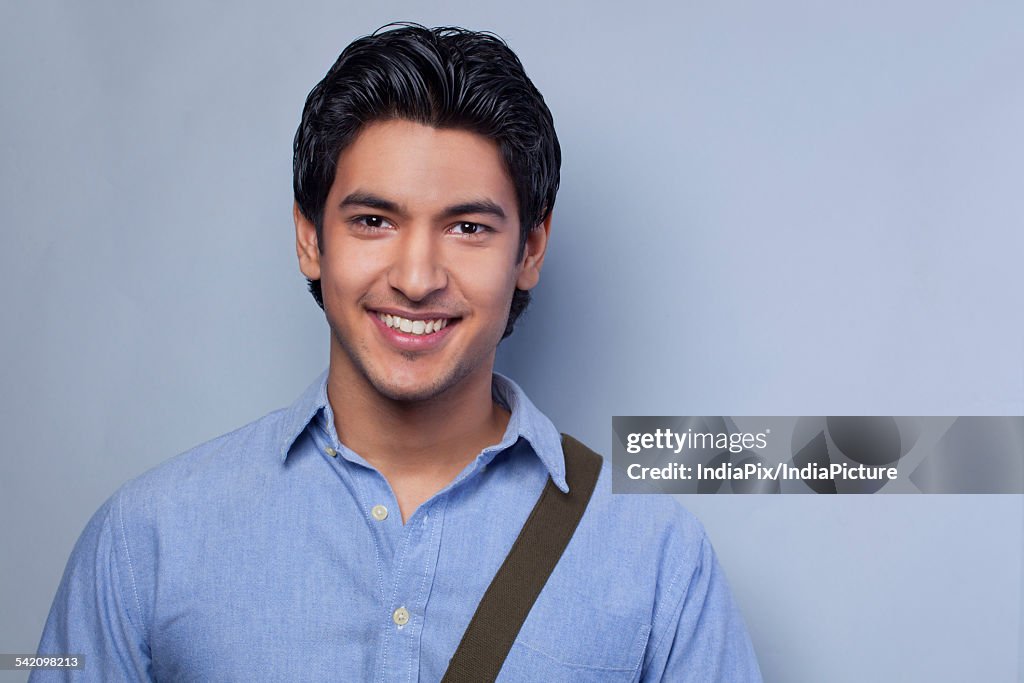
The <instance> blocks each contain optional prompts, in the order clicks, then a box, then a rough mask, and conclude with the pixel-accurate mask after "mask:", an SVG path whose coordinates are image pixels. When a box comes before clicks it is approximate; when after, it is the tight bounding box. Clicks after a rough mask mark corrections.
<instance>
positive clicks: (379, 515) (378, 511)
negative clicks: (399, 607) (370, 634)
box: [370, 505, 398, 614]
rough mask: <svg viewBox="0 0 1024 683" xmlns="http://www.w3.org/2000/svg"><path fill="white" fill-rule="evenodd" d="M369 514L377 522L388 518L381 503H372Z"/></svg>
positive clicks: (385, 509)
mask: <svg viewBox="0 0 1024 683" xmlns="http://www.w3.org/2000/svg"><path fill="white" fill-rule="evenodd" d="M370 514H371V515H373V518H374V519H375V520H377V521H378V522H383V521H384V520H385V519H387V518H388V509H387V508H386V507H384V506H383V505H374V506H373V509H372V510H370ZM395 614H398V612H395Z"/></svg>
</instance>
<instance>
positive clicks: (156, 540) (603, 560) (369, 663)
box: [30, 373, 761, 683]
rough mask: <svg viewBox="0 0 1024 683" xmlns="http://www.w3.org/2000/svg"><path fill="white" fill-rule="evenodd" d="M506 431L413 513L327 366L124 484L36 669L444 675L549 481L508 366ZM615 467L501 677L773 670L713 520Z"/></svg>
mask: <svg viewBox="0 0 1024 683" xmlns="http://www.w3.org/2000/svg"><path fill="white" fill-rule="evenodd" d="M493 394H494V398H495V400H496V401H498V402H499V403H501V404H503V405H504V406H505V407H506V408H508V409H509V411H510V412H511V419H510V420H509V423H508V428H507V430H506V431H505V435H504V438H503V439H502V440H501V443H499V444H497V445H495V446H492V447H490V448H487V449H485V450H484V451H483V452H481V453H480V454H479V455H478V456H477V457H476V459H475V460H473V462H471V463H470V464H469V465H467V466H466V468H465V469H464V470H463V471H462V472H461V473H460V474H459V475H458V476H457V477H456V478H455V479H454V481H452V482H451V483H450V484H449V485H448V486H446V487H444V488H443V489H442V490H441V491H439V492H438V493H437V494H436V495H434V496H433V497H432V498H430V500H428V501H427V502H425V503H424V504H423V505H421V506H420V507H419V509H418V510H416V512H415V513H414V514H413V515H412V516H411V517H410V518H409V519H408V521H407V522H406V523H405V524H402V518H401V514H400V512H399V509H398V503H397V501H396V499H395V496H394V494H393V493H392V491H391V487H390V486H389V485H388V482H387V481H386V480H385V479H384V477H383V476H381V474H380V473H379V472H378V471H377V470H375V469H374V468H373V467H372V466H371V465H370V464H369V463H368V462H367V461H366V460H364V459H363V458H361V457H360V456H359V455H358V454H357V453H354V452H352V451H351V450H349V449H347V448H346V447H345V446H344V445H343V444H342V443H341V442H340V441H339V439H338V436H337V434H336V432H335V429H334V416H333V413H332V412H331V406H330V404H329V403H328V402H327V390H326V373H324V374H323V375H322V376H321V377H320V378H319V379H318V380H317V381H316V382H314V383H313V384H312V385H311V386H310V387H309V388H308V389H307V390H306V392H305V393H304V394H303V395H302V396H301V397H300V398H299V399H298V400H297V401H296V402H295V403H294V404H293V405H292V406H291V407H289V408H287V409H284V410H279V411H277V412H274V413H271V414H270V415H267V416H266V417H264V418H262V419H260V420H257V421H256V422H253V423H252V424H250V425H248V426H246V427H243V428H241V429H239V430H237V431H234V432H232V433H230V434H227V435H225V436H222V437H219V438H217V439H214V440H213V441H210V442H208V443H205V444H203V445H201V446H198V447H196V448H194V449H192V450H190V451H188V452H187V453H184V454H182V455H180V456H178V457H176V458H172V459H171V460H168V461H167V462H165V463H163V464H162V465H160V466H158V467H156V468H154V469H152V470H150V471H149V472H147V473H145V474H143V475H142V476H140V477H138V478H137V479H134V480H132V481H130V482H128V483H127V484H125V485H124V486H123V487H121V489H120V490H118V491H117V492H116V493H115V494H114V495H113V496H112V497H111V498H110V499H109V500H108V501H107V502H106V503H104V505H103V506H102V507H101V508H100V509H99V511H98V512H97V513H96V514H95V516H93V518H92V520H91V521H90V522H89V524H88V525H87V526H86V528H85V531H84V532H83V533H82V536H81V538H80V539H79V540H78V543H77V544H76V545H75V548H74V550H73V551H72V553H71V558H70V560H69V561H68V566H67V569H66V571H65V573H64V578H63V580H62V581H61V584H60V587H59V589H58V591H57V596H56V598H55V599H54V603H53V607H52V609H51V611H50V615H49V619H48V620H47V622H46V627H45V630H44V632H43V637H42V640H41V642H40V645H39V650H38V651H39V653H40V654H48V653H52V654H57V653H76V654H84V655H85V658H86V662H85V669H84V670H82V671H75V672H70V671H68V672H56V671H41V670H40V671H36V672H34V673H33V676H32V678H31V679H30V680H32V681H44V680H73V681H106V682H110V681H121V680H130V681H139V680H157V681H201V682H203V683H210V682H214V681H343V682H359V681H381V682H384V681H387V682H388V683H391V682H407V681H427V682H431V681H439V680H440V679H441V677H442V676H443V674H444V672H445V669H446V668H447V666H448V660H449V659H450V658H451V656H452V654H453V653H454V652H455V648H456V646H457V645H458V643H459V640H460V639H461V637H462V633H463V631H465V629H466V625H467V624H468V623H469V620H470V617H471V616H472V615H473V612H474V611H475V609H476V605H477V603H478V602H479V600H480V598H481V596H482V595H483V593H484V590H485V589H486V588H487V586H488V584H489V583H490V581H491V579H492V578H493V577H494V574H495V572H496V571H497V569H498V567H499V566H500V565H501V563H502V561H503V560H504V558H505V555H506V554H507V553H508V551H509V548H511V546H512V543H513V541H514V540H515V538H516V536H517V535H518V534H519V530H520V529H521V528H522V526H523V523H524V522H525V520H526V517H527V515H528V514H529V513H530V510H531V509H532V508H533V505H534V503H535V502H536V500H537V497H538V496H539V495H540V492H541V489H542V488H543V487H544V484H545V482H546V480H547V478H548V477H549V476H550V477H551V479H552V480H553V481H554V483H555V484H556V485H557V486H558V487H559V488H560V489H562V490H563V491H564V490H567V486H566V482H565V470H564V461H563V458H562V451H561V446H560V437H559V433H558V431H557V430H556V429H555V427H554V425H552V424H551V422H550V421H549V420H548V419H547V418H546V417H545V416H544V415H543V414H542V413H541V412H540V411H538V410H537V408H536V407H534V405H533V404H532V403H531V402H530V401H529V399H528V398H527V397H526V395H525V394H524V393H523V391H522V390H521V389H520V388H519V387H518V386H516V385H515V384H514V383H513V382H511V381H510V380H508V379H507V378H504V377H502V376H500V375H495V376H494V382H493ZM610 482H611V471H610V468H609V465H608V463H607V462H606V463H605V465H604V467H603V469H602V472H601V478H600V480H599V482H598V485H597V489H596V490H595V492H594V495H593V498H592V499H591V501H590V505H589V507H588V508H587V511H586V513H585V515H584V517H583V519H582V520H581V522H580V525H579V527H578V529H577V530H576V533H575V535H574V536H573V538H572V540H571V541H570V543H569V545H568V547H567V548H566V551H565V554H564V555H563V556H562V559H561V561H560V562H559V563H558V565H557V566H556V567H555V570H554V572H553V573H552V574H551V577H550V579H549V580H548V582H547V584H546V585H545V587H544V590H543V591H542V592H541V594H540V596H539V597H538V599H537V602H536V604H535V605H534V607H533V609H532V611H531V612H530V614H529V616H528V618H527V620H526V622H525V624H524V625H523V627H522V630H521V631H520V632H519V636H518V637H517V638H516V641H515V644H514V645H513V646H512V649H511V651H510V652H509V654H508V658H507V659H506V660H505V665H504V668H503V669H502V671H501V674H500V676H499V679H498V680H499V681H523V682H527V683H538V682H545V683H546V682H548V681H556V682H561V681H623V682H625V681H662V680H664V681H700V682H702V683H703V682H707V681H729V682H730V683H733V682H738V681H759V680H760V679H761V677H760V674H759V672H758V667H757V661H756V659H755V657H754V651H753V648H752V647H751V644H750V639H749V637H748V635H747V632H746V629H745V627H744V625H743V620H742V618H741V616H740V614H739V612H738V611H737V609H736V606H735V604H734V602H733V599H732V596H731V594H730V591H729V588H728V585H727V584H726V580H725V576H724V574H723V572H722V569H721V568H720V567H719V565H718V562H717V560H716V559H715V555H714V552H713V551H712V549H711V545H710V543H709V542H708V540H707V538H706V536H705V534H704V530H703V528H702V527H701V526H700V524H699V523H698V522H697V521H696V520H695V519H694V518H693V516H692V515H690V514H689V513H688V512H686V511H685V510H684V509H683V508H682V506H680V505H679V504H678V503H677V502H676V501H675V500H673V499H672V498H670V497H668V496H657V495H612V494H611V483H610Z"/></svg>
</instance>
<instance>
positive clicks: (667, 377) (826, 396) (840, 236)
mask: <svg viewBox="0 0 1024 683" xmlns="http://www.w3.org/2000/svg"><path fill="white" fill-rule="evenodd" d="M295 7H296V6H295V5H294V4H291V3H289V4H288V6H285V4H284V3H281V4H280V5H279V6H271V3H264V4H263V5H260V6H257V5H256V4H253V3H241V2H220V3H210V4H209V5H198V4H192V3H159V4H158V3H149V4H148V5H147V6H146V7H139V6H136V4H135V3H128V2H122V3H111V2H88V3H84V2H65V3H55V2H23V3H12V2H4V3H3V4H2V5H0V85H2V97H0V144H2V149H3V155H2V162H0V163H2V164H3V166H2V178H3V183H2V186H0V197H2V202H0V205H2V220H3V231H2V235H3V236H2V242H0V264H2V269H0V273H2V275H0V277H2V281H0V284H2V292H3V294H2V296H3V306H4V314H5V315H4V321H5V322H4V325H3V331H2V335H0V351H2V353H3V358H4V362H3V364H2V370H0V372H2V375H0V380H2V386H3V392H2V404H0V420H2V428H3V439H2V444H3V445H2V449H3V451H2V464H0V468H2V477H0V514H2V515H3V519H4V522H3V525H2V536H0V543H2V546H0V548H2V551H0V589H2V592H0V600H2V603H0V650H2V651H7V652H17V651H24V652H28V651H32V650H33V649H34V648H35V645H36V643H37V640H38V637H39V633H40V631H41V628H42V624H43V621H44V619H45V616H46V612H47V610H48V607H49V603H50V600H51V599H52V597H53V592H54V590H55V589H56V586H57V583H58V581H59V579H60V575H61V572H62V570H63V566H64V563H65V561H66V559H67V555H68V553H69V552H70V549H71V546H72V544H73V542H74V540H75V539H76V538H77V536H78V534H79V532H80V531H81V530H82V528H83V526H84V524H85V522H86V520H87V519H88V517H89V516H90V515H91V514H92V512H93V511H94V510H95V509H96V508H97V507H98V506H99V505H100V503H101V502H102V501H103V500H104V499H105V498H106V497H107V496H109V495H110V494H111V493H112V492H113V491H114V490H115V489H116V488H117V487H118V486H119V485H120V484H121V483H122V482H124V481H125V480H126V479H128V478H130V477H133V476H135V475H137V474H139V473H141V472H142V471H144V470H146V469H148V468H149V467H151V466H153V465H154V464H156V463H158V462H160V461H161V460H164V459H165V458H167V457H169V456H171V455H173V454H175V453H177V452H179V451H182V450H185V449H186V448H188V447H190V446H192V445H194V444H196V443H198V442H200V441H203V440H206V439H208V438H211V437H214V436H216V435H218V434H221V433H223V432H225V431H228V430H229V429H232V428H234V427H237V426H240V425H242V424H244V423H246V422H248V421H250V420H252V419H254V418H255V417H258V416H259V415H261V414H263V413H266V412H268V411H270V410H272V409H275V408H277V407H280V406H283V405H286V404H288V403H290V402H291V401H292V400H293V398H294V397H295V396H296V395H297V394H298V393H299V392H300V391H301V390H302V388H303V387H305V386H306V384H307V383H308V382H309V381H310V380H312V378H313V377H314V376H315V375H316V374H317V373H318V372H319V371H320V370H321V369H322V368H323V367H324V366H325V364H326V351H327V334H326V327H325V324H324V322H323V319H322V314H321V312H320V310H319V309H318V308H317V307H316V306H315V304H314V303H313V302H312V299H311V298H310V297H309V295H308V294H307V293H306V292H305V291H304V282H303V280H302V278H301V277H300V275H299V273H298V269H297V266H296V263H295V256H294V247H293V233H292V226H291V219H290V208H291V201H292V199H291V185H290V183H291V169H290V160H291V140H292V136H293V134H294V130H295V126H296V125H297V123H298V118H299V113H300V111H301V107H302V103H303V101H304V98H305V95H306V93H307V92H308V90H309V89H310V88H311V87H312V85H313V84H314V83H315V82H316V81H317V80H318V79H319V78H320V77H322V75H323V74H324V72H325V71H326V69H327V67H328V66H329V65H330V63H331V62H332V61H333V59H334V58H335V57H336V55H337V53H338V52H339V51H340V49H341V48H342V47H343V46H344V45H345V44H347V43H348V42H349V41H350V40H351V39H352V38H354V37H356V36H358V35H362V34H364V33H367V32H369V31H371V30H373V29H374V28H376V27H377V26H379V25H381V24H383V23H386V22H387V21H390V20H396V19H411V20H418V21H421V22H424V23H427V24H431V25H435V24H442V23H455V24H461V25H466V26H469V27H473V28H484V29H491V30H494V31H496V32H497V33H499V34H500V35H502V36H503V37H505V38H506V39H507V40H508V41H509V43H510V44H511V45H512V47H513V49H515V50H516V51H517V52H518V53H519V55H520V56H521V58H522V59H523V62H524V63H525V65H526V67H527V70H528V72H529V73H530V74H531V76H532V77H533V79H534V80H535V82H536V84H537V85H538V87H539V88H540V89H541V91H542V92H543V93H544V94H545V95H546V97H547V100H548V102H549V104H550V106H551V109H552V111H553V113H554V116H555V121H556V125H557V128H558V131H559V135H560V138H561V142H562V149H563V153H564V157H565V162H564V166H563V169H562V170H563V186H562V187H563V189H562V191H561V193H560V195H559V200H558V205H557V207H556V211H555V221H554V227H553V230H552V242H551V246H550V252H549V257H548V260H547V264H546V268H545V273H544V278H543V281H542V284H541V286H540V288H539V290H538V291H537V296H536V301H535V304H534V305H533V307H532V308H531V310H530V311H529V313H528V317H527V318H526V320H525V321H524V322H523V323H522V324H521V325H520V328H519V329H518V330H517V332H516V333H515V335H513V337H511V338H510V339H509V340H508V342H506V343H505V344H504V345H503V346H502V348H501V350H500V354H499V355H500V358H499V361H500V368H501V369H502V370H503V371H505V372H507V373H508V374H510V375H512V376H513V377H514V378H516V379H517V380H518V381H519V382H520V383H521V384H522V385H523V386H524V387H525V388H526V390H527V391H528V392H529V393H530V394H531V396H532V397H533V398H534V400H535V401H536V403H537V404H538V405H539V406H540V407H541V408H542V409H543V410H545V411H546V412H547V413H548V414H549V415H550V416H551V417H552V418H553V419H554V421H555V422H556V424H557V425H558V426H559V427H560V428H562V429H563V430H564V431H567V432H570V433H573V434H575V435H576V436H578V437H580V438H582V439H583V440H584V441H586V442H588V443H590V444H591V445H593V446H595V447H598V448H600V449H602V450H605V451H606V452H607V451H608V449H609V448H610V438H611V435H610V433H611V427H610V417H611V416H612V415H630V414H633V415H643V414H652V415H672V414H678V415H745V414H746V415H760V414H778V415H786V414H796V415H829V414H833V415H835V414H892V415H899V414H911V415H928V414H949V415H967V414H1021V413H1024V322H1022V318H1021V314H1020V312H1019V311H1020V294H1021V291H1022V285H1024V273H1022V269H1021V268H1020V255H1021V253H1022V250H1024V237H1022V230H1021V228H1022V227H1024V226H1022V219H1021V217H1022V215H1024V212H1022V209H1024V193H1022V192H1021V191H1020V190H1021V182H1022V178H1024V134H1022V130H1021V121H1024V87H1022V82H1021V78H1022V77H1021V73H1022V65H1024V60H1022V57H1024V35H1022V34H1024V31H1022V20H1024V7H1022V5H1021V4H1020V3H1019V2H991V3H948V2H946V3H943V2H931V1H929V2H925V1H924V0H921V1H919V2H899V3H890V2H885V3H881V2H864V3H838V2H836V3H808V2H804V3H801V2H795V1H791V0H787V1H783V2H776V3H760V2H747V3H743V2H732V3H712V2H704V3H686V4H678V5H677V4H671V5H670V4H669V3H664V4H650V3H648V4H645V3H638V2H629V3H601V4H595V3H583V2H564V3H553V2H518V3H503V4H502V5H494V6H488V7H483V6H480V5H479V4H478V3H474V2H469V1H468V0H453V1H452V2H446V3H437V4H435V5H430V6H428V5H426V4H425V3H422V2H407V3H405V2H378V3H353V2H331V3H307V4H305V5H303V6H302V7H303V9H302V11H301V12H299V11H298V10H296V8H295ZM684 502H685V503H686V504H687V505H688V506H689V507H690V508H691V509H692V510H693V511H694V512H696V513H697V514H698V516H699V517H700V518H701V519H702V520H703V521H704V523H705V524H706V526H707V527H708V529H709V532H710V535H711V537H712V539H713V540H714V542H715V545H716V548H717V550H718V552H719V555H720V557H721V560H722V562H723V564H724V566H725V568H726V571H727V573H728V575H729V577H730V580H731V582H732V585H733V588H734V590H735V593H736V596H737V599H738V600H739V602H740V605H741V607H742V609H743V611H744V613H745V615H746V618H747V621H748V624H749V626H750V630H751V634H752V637H753V640H754V645H755V647H756V649H757V652H758V655H759V657H760V661H761V665H762V668H763V670H764V674H765V678H766V680H768V681H779V682H783V681H785V682H792V681H796V682H800V681H807V682H812V681H813V682H817V681H824V680H828V681H864V680H892V681H964V680H984V681H1013V680H1020V676H1021V670H1022V668H1024V667H1022V662H1021V650H1022V648H1021V637H1022V631H1021V616H1022V612H1024V605H1022V590H1021V589H1022V581H1021V576H1022V573H1021V562H1022V558H1021V554H1022V546H1024V531H1022V527H1024V505H1022V498H1021V497H1020V496H988V497H970V496H865V497H853V496H851V497H844V498H842V499H834V498H828V497H814V496H790V497H767V496H765V497H752V498H743V497H731V496H729V497H727V496H721V497H704V498H697V497H690V498H688V499H686V500H685V501H684ZM9 677H10V678H9V679H10V680H21V679H22V678H23V675H22V674H20V673H19V674H10V675H9Z"/></svg>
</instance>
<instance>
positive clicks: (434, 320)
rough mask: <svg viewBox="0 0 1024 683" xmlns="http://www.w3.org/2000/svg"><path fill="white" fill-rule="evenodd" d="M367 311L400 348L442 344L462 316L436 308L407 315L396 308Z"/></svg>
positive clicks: (408, 348) (411, 348)
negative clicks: (449, 315)
mask: <svg viewBox="0 0 1024 683" xmlns="http://www.w3.org/2000/svg"><path fill="white" fill-rule="evenodd" d="M367 312H368V313H369V315H370V320H372V321H373V324H374V326H375V327H376V328H377V330H378V331H379V332H380V334H381V336H382V337H383V338H384V340H385V341H386V342H387V343H388V344H389V345H391V346H392V347H393V348H395V349H398V350H400V351H429V350H431V349H434V348H436V347H438V346H439V345H440V344H442V343H443V342H444V340H445V339H447V338H448V335H449V334H451V330H452V329H453V328H454V327H456V326H457V324H458V322H459V321H460V320H461V318H458V317H447V316H445V315H444V314H442V313H438V312H433V311H432V312H427V313H423V314H410V313H405V314H404V315H399V314H398V313H396V312H393V311H379V310H370V311H367Z"/></svg>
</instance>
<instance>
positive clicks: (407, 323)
mask: <svg viewBox="0 0 1024 683" xmlns="http://www.w3.org/2000/svg"><path fill="white" fill-rule="evenodd" d="M377 317H378V318H380V319H381V320H382V321H383V322H384V324H385V325H387V326H388V327H390V328H392V329H397V330H401V331H402V332H405V333H406V334H419V335H422V334H433V333H434V332H439V331H440V330H442V329H444V328H445V327H447V326H448V318H440V319H438V320H409V319H408V318H402V317H399V316H397V315H391V314H390V313H378V314H377Z"/></svg>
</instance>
